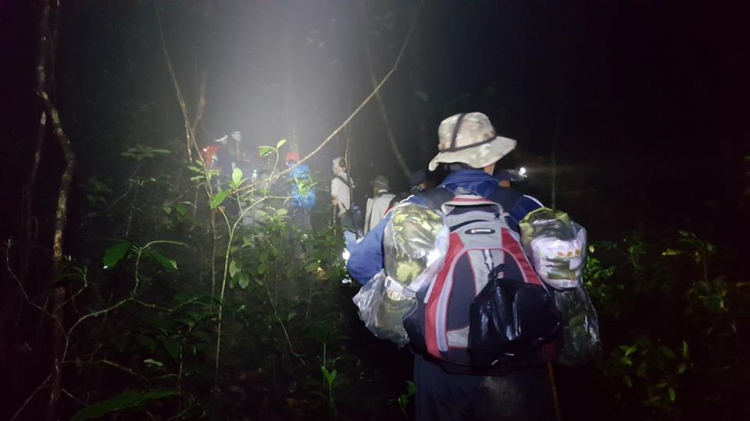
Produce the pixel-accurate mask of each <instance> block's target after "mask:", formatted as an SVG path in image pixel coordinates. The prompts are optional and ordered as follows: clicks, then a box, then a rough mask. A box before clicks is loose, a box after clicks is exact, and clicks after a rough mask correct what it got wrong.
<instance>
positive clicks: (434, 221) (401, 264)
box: [353, 202, 450, 345]
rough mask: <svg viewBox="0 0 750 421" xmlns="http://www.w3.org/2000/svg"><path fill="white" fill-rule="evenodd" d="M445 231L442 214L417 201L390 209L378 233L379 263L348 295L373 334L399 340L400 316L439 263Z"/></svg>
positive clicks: (408, 309) (410, 306)
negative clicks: (381, 257)
mask: <svg viewBox="0 0 750 421" xmlns="http://www.w3.org/2000/svg"><path fill="white" fill-rule="evenodd" d="M449 235H450V233H449V230H448V227H447V226H446V224H445V219H444V217H443V215H442V214H441V213H440V212H438V211H435V210H433V209H430V208H429V207H427V206H424V205H420V204H417V203H409V202H406V203H400V204H398V205H396V207H394V208H393V209H392V210H391V214H390V220H389V222H388V224H387V225H386V228H385V233H384V236H383V250H384V251H385V256H384V260H385V262H384V263H385V268H384V269H383V270H381V271H380V272H378V273H377V274H376V275H375V276H374V277H373V278H372V279H371V280H370V281H368V282H367V284H365V285H364V286H362V288H361V289H360V291H359V293H357V295H356V296H354V299H353V301H354V303H355V304H356V305H357V307H358V308H359V314H360V318H361V319H362V321H363V322H364V323H365V326H366V327H367V328H368V329H369V330H370V331H371V332H372V333H373V334H374V335H375V336H377V337H378V338H381V339H387V340H390V341H393V342H395V343H396V344H398V345H405V344H407V343H408V342H409V337H408V335H407V334H406V330H404V325H403V320H404V317H405V316H406V315H407V314H408V313H409V312H411V311H412V310H413V309H414V308H416V306H417V300H416V298H415V297H416V295H417V292H419V291H420V290H421V289H422V288H423V287H424V286H425V285H426V284H427V281H429V280H430V279H431V278H432V277H434V276H435V275H436V274H437V273H438V272H439V271H440V269H442V267H443V259H444V258H445V255H446V253H447V251H448V240H449Z"/></svg>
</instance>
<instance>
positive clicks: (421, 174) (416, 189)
mask: <svg viewBox="0 0 750 421" xmlns="http://www.w3.org/2000/svg"><path fill="white" fill-rule="evenodd" d="M409 185H410V187H409V193H411V194H417V193H422V192H424V191H426V190H427V171H425V170H417V171H414V172H413V173H411V174H409Z"/></svg>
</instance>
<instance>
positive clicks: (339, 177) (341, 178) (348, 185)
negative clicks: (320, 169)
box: [333, 175, 352, 188]
mask: <svg viewBox="0 0 750 421" xmlns="http://www.w3.org/2000/svg"><path fill="white" fill-rule="evenodd" d="M333 178H337V179H339V180H341V182H342V183H344V185H345V186H346V187H348V188H352V185H351V184H349V180H347V179H346V178H344V177H342V176H341V175H337V176H334V177H333Z"/></svg>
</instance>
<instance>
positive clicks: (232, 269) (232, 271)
mask: <svg viewBox="0 0 750 421" xmlns="http://www.w3.org/2000/svg"><path fill="white" fill-rule="evenodd" d="M239 271H240V268H239V267H238V266H237V262H236V261H235V260H232V261H231V262H229V276H231V277H232V278H234V275H236V274H237V272H239Z"/></svg>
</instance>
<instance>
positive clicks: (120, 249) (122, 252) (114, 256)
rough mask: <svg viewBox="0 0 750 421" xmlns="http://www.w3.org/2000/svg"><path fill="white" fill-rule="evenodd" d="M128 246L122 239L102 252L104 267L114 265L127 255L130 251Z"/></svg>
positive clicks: (108, 267) (109, 267) (107, 267)
mask: <svg viewBox="0 0 750 421" xmlns="http://www.w3.org/2000/svg"><path fill="white" fill-rule="evenodd" d="M130 246H131V244H130V243H128V242H126V241H123V242H121V243H117V244H115V245H114V246H112V247H110V248H108V249H107V251H105V252H104V258H103V259H102V260H103V261H104V269H111V268H113V267H115V265H117V263H119V262H120V260H122V259H124V258H125V256H127V254H128V252H129V251H130Z"/></svg>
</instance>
